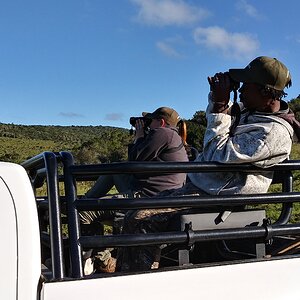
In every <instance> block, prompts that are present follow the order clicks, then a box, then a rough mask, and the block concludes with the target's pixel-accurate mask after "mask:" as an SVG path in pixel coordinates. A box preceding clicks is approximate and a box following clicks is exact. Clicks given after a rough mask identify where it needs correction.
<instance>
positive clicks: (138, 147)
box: [128, 129, 168, 161]
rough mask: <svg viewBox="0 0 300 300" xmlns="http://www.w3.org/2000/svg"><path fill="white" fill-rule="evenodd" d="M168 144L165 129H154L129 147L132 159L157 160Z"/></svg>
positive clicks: (129, 156) (129, 154) (130, 158)
mask: <svg viewBox="0 0 300 300" xmlns="http://www.w3.org/2000/svg"><path fill="white" fill-rule="evenodd" d="M167 145H168V140H167V136H165V134H164V131H163V130H159V129H152V130H150V132H149V134H148V135H147V136H146V137H145V138H140V139H138V140H137V141H136V143H135V144H132V145H131V146H130V148H129V149H128V159H129V160H130V161H151V160H155V159H156V158H157V157H158V155H159V153H160V152H161V151H162V150H163V149H164V148H166V147H167Z"/></svg>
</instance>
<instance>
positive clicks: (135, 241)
mask: <svg viewBox="0 0 300 300" xmlns="http://www.w3.org/2000/svg"><path fill="white" fill-rule="evenodd" d="M285 234H286V235H293V234H300V225H299V224H289V225H279V226H271V225H270V226H268V229H267V228H266V227H265V226H257V227H256V226H249V227H243V228H232V229H213V230H196V231H193V241H194V242H205V241H219V240H235V239H255V238H266V237H267V236H268V238H272V237H274V236H279V235H285ZM189 240H190V237H189V234H188V233H187V232H184V231H174V232H163V233H147V234H120V235H103V236H82V237H80V238H79V242H80V243H81V245H82V246H83V247H87V248H101V247H129V246H147V245H161V244H185V243H188V242H189Z"/></svg>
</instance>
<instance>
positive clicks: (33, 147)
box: [0, 95, 300, 164]
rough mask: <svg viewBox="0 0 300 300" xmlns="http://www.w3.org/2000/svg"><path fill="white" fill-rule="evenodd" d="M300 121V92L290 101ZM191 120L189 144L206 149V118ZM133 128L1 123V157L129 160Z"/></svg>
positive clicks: (14, 159)
mask: <svg viewBox="0 0 300 300" xmlns="http://www.w3.org/2000/svg"><path fill="white" fill-rule="evenodd" d="M289 106H290V108H291V109H292V110H293V111H294V113H295V116H296V118H297V119H298V120H300V95H299V96H298V97H297V98H295V99H292V100H291V101H289ZM185 121H186V123H187V143H188V144H189V145H190V146H193V147H194V148H196V149H198V150H199V151H201V150H202V143H203V137H204V132H205V129H206V118H205V112H204V111H196V112H195V114H194V115H193V117H192V118H191V119H189V120H185ZM132 139H133V137H132V135H130V130H128V129H124V128H118V127H110V126H42V125H15V124H4V123H0V141H1V143H0V160H1V161H10V162H16V163H20V162H22V161H24V160H26V159H28V158H30V157H32V156H34V155H38V154H39V153H41V152H43V151H55V152H59V151H70V152H71V153H72V154H73V155H74V157H75V161H76V163H78V164H92V163H108V162H113V161H124V160H127V146H128V144H129V143H131V141H132Z"/></svg>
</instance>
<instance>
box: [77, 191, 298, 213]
mask: <svg viewBox="0 0 300 300" xmlns="http://www.w3.org/2000/svg"><path fill="white" fill-rule="evenodd" d="M284 202H285V203H291V202H300V193H299V192H291V193H266V194H250V195H222V196H220V195H217V196H214V195H207V196H184V197H179V196H176V197H152V198H128V199H127V198H126V199H115V198H111V199H107V198H105V199H101V198H100V199H92V198H88V199H80V200H76V201H75V206H76V208H77V209H78V210H80V211H82V210H113V209H119V210H123V209H142V208H143V209H145V208H168V207H178V208H184V207H193V208H207V207H216V206H229V207H231V206H238V205H245V204H249V205H250V204H251V205H255V204H264V203H284Z"/></svg>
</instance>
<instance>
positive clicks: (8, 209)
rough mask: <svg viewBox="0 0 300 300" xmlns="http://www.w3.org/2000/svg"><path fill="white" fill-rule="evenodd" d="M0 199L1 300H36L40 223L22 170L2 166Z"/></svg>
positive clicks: (9, 165)
mask: <svg viewBox="0 0 300 300" xmlns="http://www.w3.org/2000/svg"><path fill="white" fill-rule="evenodd" d="M0 195H1V197H0V205H1V210H0V211H1V212H0V222H1V236H2V241H3V242H2V243H1V247H0V257H1V273H2V276H1V280H0V299H3V300H4V299H5V300H10V299H18V300H29V299H36V297H37V289H38V283H39V278H40V274H41V263H40V262H41V254H40V234H39V223H38V215H37V209H36V203H35V197H34V194H33V190H32V188H31V183H30V181H29V178H28V175H27V173H26V171H25V170H24V168H23V167H21V166H20V165H17V164H12V163H3V162H0ZM3 238H4V239H3Z"/></svg>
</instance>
